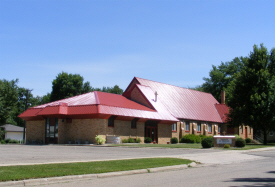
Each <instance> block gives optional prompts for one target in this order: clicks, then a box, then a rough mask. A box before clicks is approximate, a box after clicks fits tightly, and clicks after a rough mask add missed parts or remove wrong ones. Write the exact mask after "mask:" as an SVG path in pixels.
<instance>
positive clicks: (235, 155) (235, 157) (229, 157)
mask: <svg viewBox="0 0 275 187" xmlns="http://www.w3.org/2000/svg"><path fill="white" fill-rule="evenodd" d="M274 150H275V147H270V148H259V149H252V150H244V151H239V150H228V151H221V152H212V153H211V152H207V153H200V154H196V155H194V154H185V155H175V156H167V157H174V158H182V159H190V160H193V161H195V162H197V163H200V164H198V165H197V164H196V163H195V162H193V163H191V164H190V165H189V166H191V167H197V166H199V167H200V166H209V165H218V164H230V163H238V162H245V161H252V160H257V159H264V157H261V156H256V155H250V154H249V153H253V152H260V151H274ZM151 158H152V157H151ZM127 159H129V158H127ZM97 161H98V160H97ZM81 162H83V161H81ZM36 164H37V163H36ZM41 164H45V163H41ZM186 168H188V165H176V166H166V167H159V168H147V169H141V170H132V171H121V172H111V173H102V174H89V175H75V176H63V177H52V178H42V179H29V180H22V181H9V182H0V187H4V186H34V185H46V184H53V183H60V182H70V181H75V180H92V179H97V178H103V177H115V176H121V175H133V174H140V173H148V172H163V171H169V170H180V169H186Z"/></svg>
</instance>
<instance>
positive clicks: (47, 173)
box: [0, 158, 192, 181]
mask: <svg viewBox="0 0 275 187" xmlns="http://www.w3.org/2000/svg"><path fill="white" fill-rule="evenodd" d="M191 162H192V161H191V160H187V159H178V158H145V159H129V160H112V161H98V162H78V163H66V164H41V165H27V166H2V167H0V181H14V180H24V179H34V178H45V177H58V176H66V175H83V174H97V173H107V172H115V171H127V170H136V169H147V168H155V167H162V166H172V165H181V164H190V163H191Z"/></svg>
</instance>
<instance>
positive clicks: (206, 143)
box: [201, 136, 214, 148]
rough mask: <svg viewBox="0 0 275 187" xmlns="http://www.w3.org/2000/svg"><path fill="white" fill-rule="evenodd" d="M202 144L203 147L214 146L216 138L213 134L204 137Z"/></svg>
mask: <svg viewBox="0 0 275 187" xmlns="http://www.w3.org/2000/svg"><path fill="white" fill-rule="evenodd" d="M201 145H202V147H203V148H210V147H213V146H214V138H213V137H212V136H208V137H206V138H204V139H203V140H202V141H201Z"/></svg>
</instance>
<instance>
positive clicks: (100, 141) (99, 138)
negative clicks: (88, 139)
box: [95, 135, 106, 145]
mask: <svg viewBox="0 0 275 187" xmlns="http://www.w3.org/2000/svg"><path fill="white" fill-rule="evenodd" d="M95 141H96V143H97V144H100V145H101V144H104V143H105V141H106V140H105V139H104V138H102V137H101V136H98V135H96V136H95Z"/></svg>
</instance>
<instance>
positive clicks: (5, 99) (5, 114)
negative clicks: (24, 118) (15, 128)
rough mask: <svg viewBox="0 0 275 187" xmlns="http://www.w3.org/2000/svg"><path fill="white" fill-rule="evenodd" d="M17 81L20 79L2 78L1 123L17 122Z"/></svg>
mask: <svg viewBox="0 0 275 187" xmlns="http://www.w3.org/2000/svg"><path fill="white" fill-rule="evenodd" d="M17 83H18V79H16V80H11V81H8V80H6V79H3V80H0V125H3V124H6V123H11V124H16V122H15V121H14V116H15V115H16V110H17V101H18V91H17V89H18V87H17Z"/></svg>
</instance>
